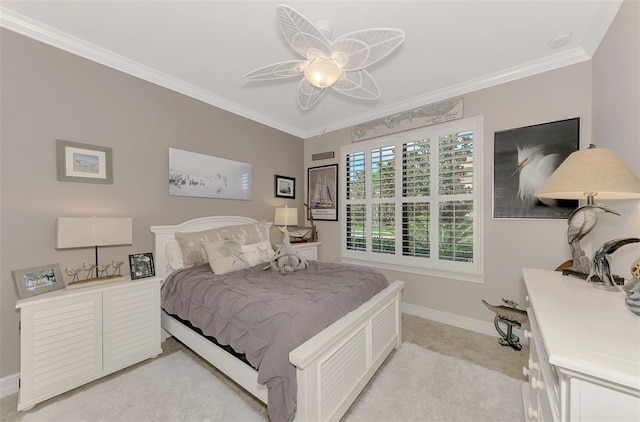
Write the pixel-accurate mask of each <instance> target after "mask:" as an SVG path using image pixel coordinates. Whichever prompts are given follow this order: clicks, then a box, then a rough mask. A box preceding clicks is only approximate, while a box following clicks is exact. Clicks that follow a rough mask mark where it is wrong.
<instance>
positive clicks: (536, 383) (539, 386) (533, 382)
mask: <svg viewBox="0 0 640 422" xmlns="http://www.w3.org/2000/svg"><path fill="white" fill-rule="evenodd" d="M529 382H530V383H531V388H533V389H540V390H542V389H543V388H544V384H543V383H542V381H540V380H539V379H538V378H536V377H531V379H530V380H529Z"/></svg>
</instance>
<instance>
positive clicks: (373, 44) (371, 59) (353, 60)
mask: <svg viewBox="0 0 640 422" xmlns="http://www.w3.org/2000/svg"><path fill="white" fill-rule="evenodd" d="M402 41H404V31H402V30H400V29H393V28H371V29H363V30H361V31H355V32H351V33H349V34H346V35H343V36H341V37H340V38H338V39H336V40H335V41H334V42H333V44H332V45H331V49H332V50H333V52H334V53H335V52H339V53H342V54H344V55H345V56H347V60H346V64H345V65H344V67H343V68H342V70H345V71H353V70H360V69H362V68H364V67H367V66H369V65H372V64H373V63H376V62H377V61H379V60H381V59H383V58H385V57H386V56H387V55H388V54H389V53H391V52H392V51H393V50H395V49H396V48H397V47H398V46H399V45H400V44H402Z"/></svg>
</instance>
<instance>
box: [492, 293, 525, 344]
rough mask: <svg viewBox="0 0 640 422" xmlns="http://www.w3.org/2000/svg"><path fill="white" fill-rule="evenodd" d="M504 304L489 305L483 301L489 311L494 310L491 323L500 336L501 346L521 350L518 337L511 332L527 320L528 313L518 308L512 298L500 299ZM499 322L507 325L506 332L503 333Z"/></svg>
mask: <svg viewBox="0 0 640 422" xmlns="http://www.w3.org/2000/svg"><path fill="white" fill-rule="evenodd" d="M502 301H503V302H504V305H499V306H495V305H491V304H490V303H487V302H485V301H484V300H483V301H482V303H484V306H486V307H487V308H489V310H490V311H493V312H495V314H496V316H495V318H494V319H493V325H495V327H496V330H497V331H498V334H500V336H501V337H502V338H501V339H500V340H499V341H500V344H501V345H503V346H510V347H512V348H513V349H514V350H522V344H520V338H519V337H518V336H517V335H515V334H513V327H514V326H516V327H521V326H522V324H526V323H527V322H529V315H527V311H525V310H522V309H518V303H517V302H514V301H513V300H507V299H504V298H503V299H502ZM505 305H506V306H505ZM500 322H502V323H504V324H506V325H507V332H506V333H505V332H504V331H503V330H502V329H501V328H500V324H499V323H500Z"/></svg>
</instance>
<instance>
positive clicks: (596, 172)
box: [535, 144, 640, 278]
mask: <svg viewBox="0 0 640 422" xmlns="http://www.w3.org/2000/svg"><path fill="white" fill-rule="evenodd" d="M535 196H536V197H538V198H552V199H578V200H580V199H584V200H586V201H587V204H586V205H584V206H582V207H579V208H578V209H576V210H575V211H574V212H573V213H572V214H571V215H570V216H569V219H568V220H567V223H568V225H569V227H568V228H567V240H568V243H569V247H570V248H571V258H572V260H573V265H572V266H571V267H569V268H566V269H564V270H563V273H564V274H572V275H576V276H579V277H582V278H587V276H588V275H589V273H590V267H591V261H590V259H589V257H587V256H586V255H585V253H584V251H583V250H582V248H581V247H580V241H581V240H582V238H583V237H585V236H586V235H587V234H588V233H589V232H590V231H591V230H592V229H593V228H594V227H595V225H596V222H597V221H598V214H603V213H611V214H616V215H620V214H619V213H618V212H617V211H615V210H614V209H613V208H610V207H608V206H607V205H604V204H599V203H594V199H595V200H598V201H600V200H619V199H640V179H638V178H637V177H636V175H635V174H633V172H632V171H631V170H630V169H629V167H627V165H626V164H625V163H624V162H623V161H622V160H621V159H620V158H618V156H617V155H616V154H615V153H614V152H613V151H612V150H610V149H608V148H596V147H595V145H593V144H591V145H589V148H588V149H585V150H580V151H576V152H574V153H572V154H571V155H569V157H567V159H566V160H565V161H564V162H563V163H562V164H561V165H560V166H559V167H558V168H557V169H556V171H555V172H554V173H553V174H552V175H551V176H549V178H548V179H547V181H546V182H545V183H544V185H542V187H541V188H540V189H539V190H538V191H537V192H536V193H535Z"/></svg>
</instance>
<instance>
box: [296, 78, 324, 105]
mask: <svg viewBox="0 0 640 422" xmlns="http://www.w3.org/2000/svg"><path fill="white" fill-rule="evenodd" d="M324 91H325V90H324V89H322V88H317V87H315V86H313V85H311V84H310V83H309V81H307V80H306V79H304V78H303V79H302V80H301V81H300V84H299V85H298V105H299V106H300V108H301V109H303V110H309V109H310V108H311V107H313V106H314V105H315V104H316V103H317V102H318V100H320V98H322V96H323V95H324Z"/></svg>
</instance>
